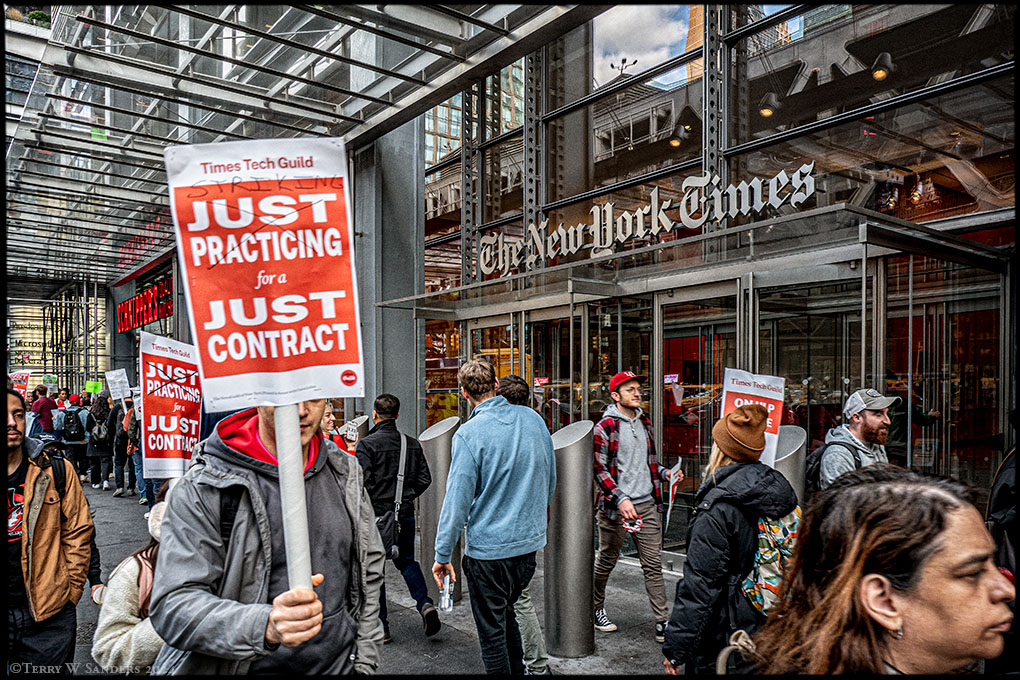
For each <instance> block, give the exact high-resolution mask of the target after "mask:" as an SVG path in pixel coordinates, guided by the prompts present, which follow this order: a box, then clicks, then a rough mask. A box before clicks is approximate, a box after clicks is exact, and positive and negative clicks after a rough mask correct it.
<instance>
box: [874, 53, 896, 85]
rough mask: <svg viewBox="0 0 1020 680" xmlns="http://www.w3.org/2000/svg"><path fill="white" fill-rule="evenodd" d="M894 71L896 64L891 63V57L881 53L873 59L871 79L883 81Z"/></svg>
mask: <svg viewBox="0 0 1020 680" xmlns="http://www.w3.org/2000/svg"><path fill="white" fill-rule="evenodd" d="M895 70H896V64H894V63H893V60H892V55H890V54H889V53H888V52H882V53H881V54H879V55H878V58H877V59H875V64H874V66H872V67H871V77H872V78H874V79H875V80H885V79H886V78H888V77H889V74H890V73H892V72H893V71H895Z"/></svg>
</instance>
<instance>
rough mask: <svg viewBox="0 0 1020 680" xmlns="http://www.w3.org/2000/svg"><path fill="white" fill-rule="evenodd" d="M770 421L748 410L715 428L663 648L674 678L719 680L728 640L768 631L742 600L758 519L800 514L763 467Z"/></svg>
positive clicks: (789, 493)
mask: <svg viewBox="0 0 1020 680" xmlns="http://www.w3.org/2000/svg"><path fill="white" fill-rule="evenodd" d="M767 421H768V411H767V410H766V409H765V407H764V406H761V405H760V404H745V405H743V406H738V407H737V408H736V409H734V410H733V411H731V412H729V413H727V414H726V415H725V416H723V417H722V418H720V419H719V420H717V421H716V422H715V425H714V426H713V427H712V455H711V456H710V457H709V459H708V468H707V469H706V470H705V481H704V482H702V484H701V488H699V489H698V492H697V494H696V495H695V497H694V506H695V508H697V510H696V511H695V513H694V517H693V518H692V519H691V522H690V524H689V525H688V527H687V559H686V560H685V561H684V575H683V578H682V579H680V581H679V582H677V586H676V597H675V598H674V600H673V612H672V614H671V615H670V617H669V623H668V625H667V626H666V641H665V643H664V644H663V645H662V653H663V656H664V657H665V659H664V661H663V667H664V668H665V670H666V673H667V674H670V675H676V674H677V673H678V671H679V667H680V666H681V665H684V669H685V671H686V672H687V673H688V674H692V675H693V674H702V673H704V674H712V673H715V668H716V657H718V655H719V652H720V651H722V649H723V648H724V647H725V646H726V644H727V641H728V640H729V637H730V634H731V633H733V631H736V630H743V631H745V632H746V633H748V634H750V635H753V634H754V633H756V632H758V630H759V629H760V628H761V627H762V625H764V623H765V616H764V615H763V614H762V613H760V612H759V611H758V609H756V608H755V607H754V606H753V605H752V604H751V602H750V600H749V599H748V598H747V596H746V595H745V594H744V593H742V592H741V583H742V582H743V580H744V577H745V576H747V575H748V573H750V572H751V568H752V567H753V566H754V562H755V553H757V552H758V547H759V546H758V542H759V538H758V536H759V532H758V522H759V518H761V517H766V518H769V519H780V518H783V517H786V516H787V515H789V514H790V513H792V512H794V511H795V510H796V508H797V494H796V492H794V490H793V487H791V486H790V483H789V482H788V481H786V478H785V477H783V475H782V473H780V472H778V471H776V470H774V469H773V468H771V467H769V466H767V465H764V464H762V463H760V462H759V458H761V454H762V452H763V451H764V450H765V427H766V425H767V424H768V422H767ZM796 517H799V514H798V515H796ZM797 521H799V520H797ZM794 526H795V525H794ZM730 663H731V664H733V665H736V660H735V659H734V660H732V661H731V662H730ZM749 663H750V662H749V660H747V659H744V660H743V664H745V667H739V666H738V667H737V668H736V669H734V670H736V671H737V672H746V671H747V670H749V669H748V668H747V667H746V666H747V665H749Z"/></svg>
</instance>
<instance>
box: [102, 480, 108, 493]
mask: <svg viewBox="0 0 1020 680" xmlns="http://www.w3.org/2000/svg"><path fill="white" fill-rule="evenodd" d="M109 490H110V482H108V481H106V480H103V491H109Z"/></svg>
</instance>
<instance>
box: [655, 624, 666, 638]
mask: <svg viewBox="0 0 1020 680" xmlns="http://www.w3.org/2000/svg"><path fill="white" fill-rule="evenodd" d="M655 641H656V642H665V641H666V622H665V621H663V622H662V623H657V624H655Z"/></svg>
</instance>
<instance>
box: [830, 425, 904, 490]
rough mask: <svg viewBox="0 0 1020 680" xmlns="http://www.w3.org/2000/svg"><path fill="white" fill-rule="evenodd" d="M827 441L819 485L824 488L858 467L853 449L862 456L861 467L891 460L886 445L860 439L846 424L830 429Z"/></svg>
mask: <svg viewBox="0 0 1020 680" xmlns="http://www.w3.org/2000/svg"><path fill="white" fill-rule="evenodd" d="M825 443H826V444H828V445H829V446H828V447H827V448H826V449H825V453H824V454H822V464H821V468H820V469H819V487H820V488H822V489H825V488H828V486H829V485H830V484H832V481H833V480H834V479H836V477H839V476H840V475H841V474H843V473H844V472H849V471H851V470H855V469H857V461H855V460H854V455H853V453H851V449H853V450H854V451H856V452H857V455H858V457H860V459H861V467H864V466H866V465H873V464H874V463H888V462H889V458H888V456H886V455H885V447H884V446H881V445H879V444H866V443H865V442H862V441H860V440H859V439H857V437H855V436H853V434H851V433H850V430H849V429H847V426H846V425H840V426H838V427H834V428H832V429H831V430H829V432H828V434H826V435H825Z"/></svg>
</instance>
